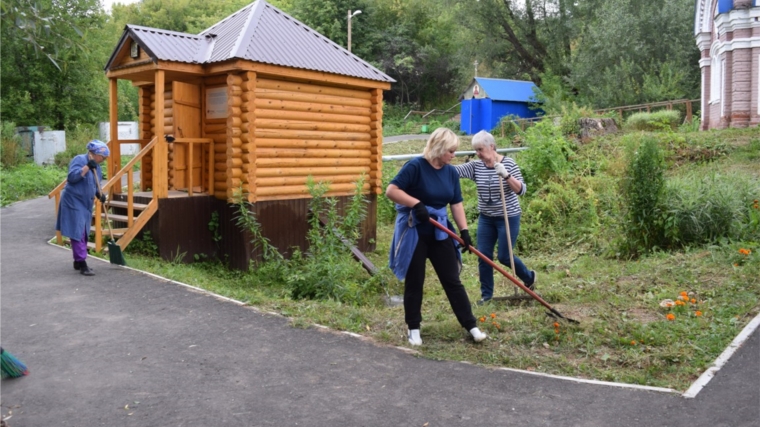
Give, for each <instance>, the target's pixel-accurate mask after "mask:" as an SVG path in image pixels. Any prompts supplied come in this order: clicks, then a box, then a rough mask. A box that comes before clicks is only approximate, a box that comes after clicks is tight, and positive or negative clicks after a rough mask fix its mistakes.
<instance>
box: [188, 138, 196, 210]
mask: <svg viewBox="0 0 760 427" xmlns="http://www.w3.org/2000/svg"><path fill="white" fill-rule="evenodd" d="M187 145H188V147H187V151H188V157H189V159H188V161H187V169H188V171H189V173H188V176H187V195H188V196H190V197H193V146H194V145H195V143H193V142H191V143H189V144H187Z"/></svg>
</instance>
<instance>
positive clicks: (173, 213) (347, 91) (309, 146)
mask: <svg viewBox="0 0 760 427" xmlns="http://www.w3.org/2000/svg"><path fill="white" fill-rule="evenodd" d="M105 71H106V74H107V76H108V78H109V80H110V124H111V129H117V117H118V110H117V105H118V99H117V96H118V91H117V82H118V80H120V79H121V80H129V81H131V82H132V84H133V85H135V86H137V87H139V126H140V134H141V139H139V140H118V139H113V138H118V136H116V135H112V140H111V141H109V146H110V149H111V157H110V159H109V162H108V177H109V178H110V179H109V180H108V182H107V183H105V184H104V187H106V192H109V193H110V194H112V197H111V198H110V199H112V200H113V201H109V202H108V203H107V205H108V206H107V207H106V208H107V209H110V212H111V215H110V216H111V219H112V220H114V221H118V222H119V225H118V227H117V229H116V230H114V231H115V232H116V234H117V235H118V237H119V239H118V240H117V243H118V244H119V246H121V247H122V248H125V247H126V246H127V245H128V244H129V243H130V241H131V240H132V239H133V238H134V237H135V236H136V235H137V234H138V233H142V232H145V231H150V235H151V238H152V239H153V241H154V242H155V243H156V244H157V246H158V248H159V252H160V255H161V256H162V257H164V258H166V259H174V258H175V257H177V255H178V254H184V258H185V260H187V261H190V260H192V259H193V258H194V256H195V255H198V256H203V255H206V256H218V257H220V258H223V259H227V260H228V261H229V263H230V265H231V266H232V267H234V268H241V269H245V268H247V267H248V265H249V261H250V260H251V259H252V258H255V257H256V256H257V254H256V253H254V252H253V248H252V245H251V244H250V237H249V236H247V235H246V234H247V233H241V231H240V229H239V228H238V227H237V226H236V225H235V221H234V217H235V207H233V206H231V205H230V202H232V200H233V197H234V195H235V192H237V191H241V190H242V192H243V193H244V194H245V197H246V198H247V200H248V201H249V202H251V203H252V205H251V211H252V212H253V213H254V214H255V215H256V218H257V219H258V220H259V222H260V223H261V224H262V231H263V234H264V235H265V236H266V237H267V238H268V239H270V241H271V242H272V244H274V245H275V246H276V247H278V248H279V249H280V251H282V252H283V253H285V254H288V252H289V251H290V249H291V248H292V247H298V248H300V249H302V250H303V249H306V244H307V242H306V232H307V229H308V226H307V215H308V212H307V211H308V202H309V198H310V195H309V193H308V191H307V187H306V181H307V177H309V176H312V177H313V178H314V180H315V181H329V182H330V183H331V184H330V190H329V193H328V194H327V195H328V196H331V197H332V196H334V197H337V198H338V199H339V206H341V209H342V207H343V206H344V205H345V204H346V203H347V202H348V201H349V200H350V198H351V196H352V195H353V192H354V190H355V184H354V183H355V182H356V181H357V180H358V179H359V178H360V177H361V176H362V175H363V176H365V184H364V187H363V191H364V192H365V193H366V194H367V197H368V198H369V201H370V204H369V208H368V217H367V219H366V220H365V221H364V224H363V226H362V227H363V230H362V240H361V242H360V245H359V247H360V249H362V250H372V249H374V244H373V243H371V242H373V241H374V238H375V234H376V217H375V212H376V202H377V196H378V195H379V194H381V193H382V181H381V170H382V159H381V157H382V105H381V101H382V97H383V90H387V89H389V88H390V84H391V82H393V81H394V80H393V79H391V78H390V77H388V76H387V75H385V74H384V73H382V72H381V71H379V70H377V69H376V68H374V67H373V66H371V65H370V64H368V63H367V62H365V61H363V60H361V59H360V58H358V57H357V56H355V55H353V54H351V53H350V52H348V51H347V50H346V49H344V48H342V47H341V46H339V45H337V44H335V43H334V42H332V41H331V40H329V39H327V38H326V37H324V36H322V35H321V34H319V33H317V32H316V31H314V30H312V29H311V28H309V27H307V26H306V25H304V24H303V23H301V22H299V21H297V20H296V19H294V18H292V17H290V16H288V15H287V14H286V13H284V12H282V11H281V10H279V9H277V8H276V7H274V6H272V5H270V4H268V3H267V2H266V1H265V0H258V1H256V2H254V3H251V4H249V5H248V6H246V7H244V8H242V9H240V10H239V11H237V12H235V13H233V14H232V15H230V16H228V17H227V18H225V19H223V20H222V21H220V22H219V23H217V24H215V25H214V26H212V27H210V28H208V29H207V30H205V31H203V32H201V33H200V34H198V35H195V34H186V33H179V32H174V31H167V30H161V29H157V28H147V27H141V26H136V25H127V26H126V28H125V29H124V33H123V35H122V37H121V39H120V40H119V43H118V45H117V46H116V49H115V50H114V52H113V54H112V55H111V57H110V59H109V61H108V63H107V64H106V66H105ZM129 143H139V144H141V147H142V150H141V151H140V153H139V154H137V155H136V156H135V157H134V158H133V159H132V161H130V162H129V163H128V164H127V165H126V166H125V167H123V168H120V165H121V153H120V151H121V150H120V146H121V145H122V144H129ZM137 162H140V174H141V175H140V182H139V189H138V190H133V187H134V185H133V172H134V171H135V169H136V168H135V164H136V163H137ZM122 180H125V183H126V185H125V186H123V184H122ZM62 187H63V185H61V186H59V188H58V189H57V190H58V194H59V193H60V188H62ZM53 195H56V196H57V194H56V190H54V191H53V192H52V193H51V197H52V196H53ZM96 203H97V202H96ZM98 208H100V207H99V206H98ZM214 212H216V213H217V214H216V215H214ZM217 215H218V216H217ZM214 218H218V220H215V219H214ZM101 221H102V220H101V218H100V217H97V216H96V218H95V225H94V229H95V231H96V239H95V240H96V243H95V245H96V246H97V249H98V250H99V249H100V233H101V228H102V227H101V224H100V222H101ZM213 221H218V222H216V223H213ZM210 225H211V228H212V230H210ZM59 237H60V236H59Z"/></svg>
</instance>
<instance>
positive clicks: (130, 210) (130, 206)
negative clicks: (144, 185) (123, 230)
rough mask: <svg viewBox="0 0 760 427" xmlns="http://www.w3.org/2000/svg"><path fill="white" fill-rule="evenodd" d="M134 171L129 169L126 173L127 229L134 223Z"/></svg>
mask: <svg viewBox="0 0 760 427" xmlns="http://www.w3.org/2000/svg"><path fill="white" fill-rule="evenodd" d="M133 176H134V169H133V168H129V170H128V171H127V227H132V224H134V222H135V212H134V206H135V189H134V183H133V179H134V177H133Z"/></svg>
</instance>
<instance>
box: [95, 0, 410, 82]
mask: <svg viewBox="0 0 760 427" xmlns="http://www.w3.org/2000/svg"><path fill="white" fill-rule="evenodd" d="M129 39H133V40H135V41H137V42H138V43H139V44H140V46H141V47H142V48H143V49H144V50H145V52H146V53H148V54H149V55H150V57H151V58H152V59H153V61H158V60H163V61H177V62H184V63H191V64H208V63H214V62H222V61H227V60H230V59H236V58H237V59H246V60H249V61H254V62H260V63H265V64H272V65H280V66H286V67H293V68H300V69H306V70H313V71H322V72H327V73H333V74H340V75H346V76H351V77H359V78H364V79H369V80H376V81H382V82H394V81H395V80H393V79H392V78H391V77H389V76H388V75H386V74H385V73H383V72H382V71H380V70H378V69H377V68H375V67H373V66H372V65H370V64H369V63H367V62H366V61H364V60H362V59H361V58H359V57H358V56H356V55H353V54H352V53H350V52H348V51H347V50H346V49H344V48H343V47H341V46H339V45H338V44H336V43H334V42H333V41H332V40H330V39H328V38H327V37H325V36H323V35H321V34H319V33H318V32H316V31H314V30H312V29H311V28H309V27H308V26H306V25H305V24H303V23H302V22H300V21H298V20H297V19H294V18H293V17H291V16H289V15H288V14H286V13H285V12H283V11H281V10H279V9H277V8H276V7H274V6H272V5H270V4H269V3H267V2H266V1H265V0H257V1H256V2H254V3H251V4H249V5H247V6H245V7H243V8H242V9H240V10H238V11H237V12H235V13H233V14H231V15H230V16H228V17H226V18H224V19H223V20H221V21H219V22H218V23H216V24H214V25H213V26H211V27H210V28H208V29H206V30H204V31H202V32H201V33H200V34H198V35H194V34H187V33H179V32H175V31H168V30H160V29H156V28H148V27H141V26H137V25H127V27H126V28H125V30H124V34H123V35H122V38H121V40H120V41H119V45H118V46H117V48H116V50H115V51H114V53H113V54H112V55H111V58H110V59H109V61H108V63H107V64H106V67H105V68H106V70H108V69H110V67H111V66H112V65H113V64H114V60H115V59H116V58H117V56H118V55H117V53H118V52H119V51H120V50H121V49H122V48H123V47H124V45H125V44H126V43H127V42H128V41H129Z"/></svg>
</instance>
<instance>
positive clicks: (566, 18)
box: [0, 0, 700, 128]
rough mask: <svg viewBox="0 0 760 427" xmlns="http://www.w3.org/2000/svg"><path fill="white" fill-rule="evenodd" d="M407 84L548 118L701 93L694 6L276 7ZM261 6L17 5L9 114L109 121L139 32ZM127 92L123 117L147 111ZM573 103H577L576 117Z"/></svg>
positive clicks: (19, 118) (348, 1) (193, 26)
mask: <svg viewBox="0 0 760 427" xmlns="http://www.w3.org/2000/svg"><path fill="white" fill-rule="evenodd" d="M269 2H270V3H272V4H273V5H274V6H276V7H278V8H280V9H282V10H283V11H285V12H286V13H289V14H291V15H292V16H293V17H295V18H296V19H298V20H300V21H302V22H304V23H305V24H306V25H309V26H310V27H312V28H314V29H315V30H317V31H319V32H320V33H322V34H323V35H325V36H326V37H328V38H330V39H331V40H333V41H334V42H335V43H337V44H339V45H341V46H346V42H347V24H348V23H347V14H348V11H349V10H352V11H355V10H361V11H362V13H361V14H359V15H356V16H354V17H353V18H352V51H353V53H354V54H356V55H357V56H359V57H360V58H362V59H364V60H365V61H367V62H369V63H371V64H372V65H374V66H376V67H377V68H379V69H380V70H381V71H383V72H385V73H386V74H388V75H389V76H391V77H392V78H394V79H395V80H396V83H394V84H392V85H391V89H390V90H389V91H387V92H386V93H385V94H384V96H383V98H384V100H385V101H386V103H390V104H397V105H405V106H411V107H412V108H425V109H427V108H433V107H446V108H447V107H449V106H450V105H451V104H452V103H453V102H456V101H455V100H456V99H457V98H458V96H459V94H460V93H461V91H462V90H464V88H465V87H466V86H467V84H468V83H469V81H470V79H472V77H473V76H474V75H475V67H474V65H473V64H474V62H475V61H477V62H478V70H477V73H478V75H479V76H482V77H493V78H505V79H519V80H532V81H533V82H535V83H536V84H537V85H539V86H540V87H541V90H542V92H543V94H542V97H543V99H544V101H545V102H546V104H545V107H544V110H545V111H547V112H548V113H551V112H561V111H564V110H569V109H575V108H577V107H571V106H572V104H574V103H575V104H578V105H581V106H586V107H593V108H604V107H610V106H618V105H629V104H636V103H643V102H653V101H663V100H668V99H675V98H696V97H697V96H699V77H700V73H699V65H698V52H697V49H696V46H695V44H694V40H693V36H692V28H691V26H692V20H693V1H692V0H663V1H660V2H638V1H634V0H577V1H571V0H541V1H539V0H479V1H472V0H403V1H402V0H372V1H370V0H270V1H269ZM249 3H250V0H217V1H213V2H209V1H206V0H143V1H141V2H139V3H134V4H129V5H120V4H116V5H114V7H113V10H112V12H111V13H110V14H106V13H104V12H103V11H102V9H101V5H100V2H99V0H8V1H5V2H3V3H2V28H0V32H1V35H2V41H3V43H2V52H1V55H2V57H1V58H0V59H2V64H1V65H0V66H1V67H2V82H1V83H2V88H1V95H2V105H1V106H0V118H2V120H4V121H5V120H8V121H14V122H16V123H18V124H20V125H31V124H42V125H47V126H52V127H58V128H67V127H71V126H74V125H76V124H77V123H90V124H92V123H95V122H97V121H104V120H107V118H108V82H107V79H106V78H105V74H104V72H103V66H104V65H105V63H106V62H107V60H108V58H109V57H110V55H111V54H112V52H113V49H114V48H115V47H116V44H117V42H118V40H119V37H120V36H121V35H122V33H123V31H124V26H125V25H126V24H136V25H143V26H148V27H156V28H162V29H168V30H174V31H180V32H188V33H191V34H197V33H199V32H201V31H203V30H205V29H206V28H208V27H210V26H212V25H213V24H215V23H217V22H218V21H219V20H221V19H222V18H224V17H226V16H228V15H230V14H231V13H233V12H235V11H237V10H239V9H240V8H242V7H244V6H246V5H247V4H249ZM136 100H137V90H136V89H135V88H134V87H133V86H131V85H130V84H129V82H120V83H119V102H120V104H119V119H120V120H132V119H134V117H136V113H137V103H136ZM569 106H570V107H569Z"/></svg>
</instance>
